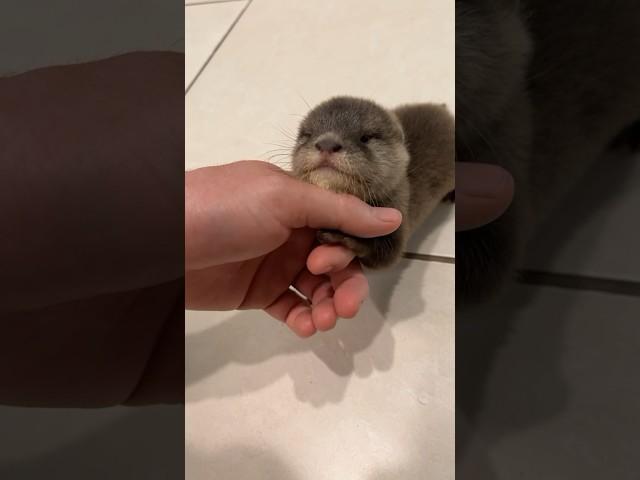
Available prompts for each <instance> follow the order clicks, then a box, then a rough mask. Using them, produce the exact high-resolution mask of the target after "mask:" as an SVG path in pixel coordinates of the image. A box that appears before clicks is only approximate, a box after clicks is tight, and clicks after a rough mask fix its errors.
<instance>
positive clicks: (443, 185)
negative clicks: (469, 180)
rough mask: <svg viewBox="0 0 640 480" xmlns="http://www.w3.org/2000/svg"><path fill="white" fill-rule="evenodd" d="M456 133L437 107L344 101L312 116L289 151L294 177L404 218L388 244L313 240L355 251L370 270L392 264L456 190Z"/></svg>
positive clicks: (338, 236)
mask: <svg viewBox="0 0 640 480" xmlns="http://www.w3.org/2000/svg"><path fill="white" fill-rule="evenodd" d="M453 132H454V128H453V117H452V116H451V114H450V113H449V112H448V111H447V109H446V107H444V106H442V105H432V104H418V105H409V106H404V107H399V108H396V109H394V110H387V109H385V108H383V107H381V106H380V105H378V104H377V103H375V102H372V101H370V100H366V99H363V98H355V97H345V96H342V97H334V98H331V99H329V100H327V101H325V102H323V103H321V104H320V105H318V106H317V107H315V108H314V109H312V110H311V111H310V112H309V113H308V114H307V116H306V117H305V118H304V119H303V120H302V122H301V123H300V128H299V130H298V137H297V140H296V144H295V146H294V148H293V155H292V167H293V174H294V176H297V177H298V178H300V179H301V180H304V181H306V182H309V183H312V184H314V185H317V186H319V187H321V188H325V189H328V190H332V191H334V192H338V193H348V194H351V195H354V196H356V197H358V198H360V199H361V200H363V201H365V202H367V203H369V204H370V205H375V206H385V207H393V208H396V209H398V210H400V211H401V212H402V214H403V218H404V221H403V224H402V225H401V226H400V228H399V229H398V230H396V231H395V232H394V233H392V234H390V235H387V236H385V237H380V238H373V239H362V238H355V237H350V236H347V235H344V234H342V233H341V232H328V231H320V232H319V233H318V239H319V240H320V241H321V242H323V243H339V244H342V245H344V246H346V247H348V248H350V249H352V250H353V251H354V252H355V253H356V255H357V256H358V257H359V258H360V260H361V261H362V263H363V264H364V265H365V266H367V267H370V268H380V267H384V266H387V265H390V264H392V263H394V262H395V260H397V259H398V258H399V257H400V254H401V253H402V249H403V248H404V245H405V243H406V239H407V237H408V234H409V232H410V231H411V230H412V229H413V227H414V226H415V225H417V223H419V222H420V221H421V220H423V219H424V218H425V217H426V216H427V215H428V214H429V213H430V212H431V211H432V210H433V208H434V207H435V205H436V204H437V203H438V202H440V201H441V200H442V199H443V198H444V197H445V196H446V195H447V194H448V193H449V192H450V191H451V190H453V178H454V173H453V172H454V163H453V161H454V154H453V150H454V146H453V143H454V133H453Z"/></svg>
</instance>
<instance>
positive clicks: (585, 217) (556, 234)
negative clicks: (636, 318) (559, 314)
mask: <svg viewBox="0 0 640 480" xmlns="http://www.w3.org/2000/svg"><path fill="white" fill-rule="evenodd" d="M638 185H640V155H635V156H632V155H631V156H630V155H628V154H626V155H620V154H609V155H607V156H605V157H603V158H602V159H601V160H600V161H599V163H598V165H597V166H596V167H595V168H594V169H593V170H592V171H591V172H589V174H588V175H587V177H586V178H585V179H584V181H582V182H581V183H580V185H579V187H578V188H576V189H575V191H574V192H573V193H572V194H571V196H570V197H569V200H568V201H566V202H565V203H564V204H563V205H561V208H558V213H557V215H555V217H553V218H551V219H550V221H549V222H548V223H547V224H546V225H545V227H544V230H543V232H542V233H541V235H540V236H539V238H536V240H535V241H534V242H533V245H534V246H535V248H532V249H531V255H530V258H529V259H528V260H527V267H529V268H535V269H538V270H546V271H552V272H559V273H570V274H580V275H586V276H594V277H603V278H612V279H619V280H629V281H640V255H638V253H637V250H638V245H640V227H639V224H638V218H640V216H639V215H638V207H639V206H640V188H638Z"/></svg>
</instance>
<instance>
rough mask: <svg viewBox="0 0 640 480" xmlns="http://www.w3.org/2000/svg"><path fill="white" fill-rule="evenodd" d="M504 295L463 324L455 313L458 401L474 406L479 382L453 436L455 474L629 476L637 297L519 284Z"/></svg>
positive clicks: (639, 420) (639, 312)
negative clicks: (467, 420)
mask: <svg viewBox="0 0 640 480" xmlns="http://www.w3.org/2000/svg"><path fill="white" fill-rule="evenodd" d="M510 296H511V297H512V298H513V299H514V300H513V303H512V304H505V303H504V302H502V303H501V304H500V306H499V307H494V308H487V309H486V310H484V314H483V315H482V316H479V315H478V314H476V317H475V318H474V321H473V322H469V323H466V325H465V326H463V325H461V324H460V321H461V320H462V317H461V316H460V315H457V323H458V325H457V334H456V349H457V351H458V355H457V361H456V378H457V379H458V384H457V387H458V388H457V390H458V391H457V393H458V399H459V404H458V407H459V408H462V409H463V410H466V411H467V412H469V411H471V410H473V408H469V405H468V400H469V397H470V396H477V392H481V391H483V390H482V388H484V393H483V395H481V399H482V404H481V405H479V406H478V405H476V406H477V407H478V408H479V411H478V412H477V413H476V414H475V419H474V420H473V423H471V422H470V423H469V425H467V426H466V429H462V428H461V429H460V430H459V431H458V432H457V442H458V444H459V446H460V448H458V449H457V451H456V459H457V460H456V461H457V464H458V466H457V473H458V475H460V476H461V477H463V478H474V479H478V480H503V479H504V480H510V479H513V478H518V479H522V480H529V479H531V480H534V479H535V480H537V479H541V478H545V479H558V480H559V479H569V478H584V479H600V478H617V479H625V480H626V479H628V480H631V479H635V478H637V451H638V432H637V426H638V425H639V424H640V410H639V409H638V398H639V397H640V382H638V373H637V366H638V364H639V363H640V322H639V321H638V319H639V318H640V298H637V297H625V296H619V295H618V296H617V295H606V294H599V293H589V292H579V291H569V290H561V289H555V288H549V287H546V288H536V289H534V288H533V287H526V286H519V287H515V288H514V289H513V293H512V294H511V295H510ZM487 352H491V354H487ZM489 359H490V361H489ZM487 372H488V373H487ZM476 404H477V402H476ZM465 405H466V408H465ZM463 418H468V416H464V415H460V416H459V417H458V419H459V420H462V419H463ZM462 423H463V422H462V421H460V423H459V424H458V425H459V426H460V425H462ZM463 430H466V432H464V431H463Z"/></svg>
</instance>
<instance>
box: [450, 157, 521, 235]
mask: <svg viewBox="0 0 640 480" xmlns="http://www.w3.org/2000/svg"><path fill="white" fill-rule="evenodd" d="M513 194H514V184H513V177H512V176H511V174H510V173H509V172H507V171H506V170H505V169H504V168H502V167H499V166H497V165H490V164H487V163H470V162H456V231H462V230H471V229H473V228H478V227H481V226H482V225H486V224H487V223H490V222H492V221H494V220H495V219H496V218H498V217H499V216H500V215H502V214H503V213H504V212H505V210H506V209H507V208H508V207H509V205H510V204H511V201H512V200H513Z"/></svg>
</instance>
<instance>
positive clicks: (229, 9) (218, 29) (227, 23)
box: [184, 1, 247, 89]
mask: <svg viewBox="0 0 640 480" xmlns="http://www.w3.org/2000/svg"><path fill="white" fill-rule="evenodd" d="M194 3H196V2H194ZM246 3H247V2H246V1H235V2H223V3H204V4H203V3H196V4H194V5H190V6H188V7H187V8H185V18H184V20H185V48H186V52H185V61H184V86H185V89H186V88H187V86H188V85H189V84H190V83H191V82H192V81H193V80H194V79H195V77H196V75H197V74H198V71H199V70H200V69H201V68H202V67H203V66H204V65H205V62H206V61H207V60H208V59H209V56H210V55H211V54H212V52H213V51H214V49H215V48H216V46H217V45H218V43H219V42H220V41H221V40H222V38H223V36H224V35H225V33H227V31H228V30H229V28H230V27H231V25H232V24H233V22H234V20H235V19H236V18H237V17H238V15H239V14H240V12H241V11H242V9H243V8H244V7H245V5H246Z"/></svg>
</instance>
